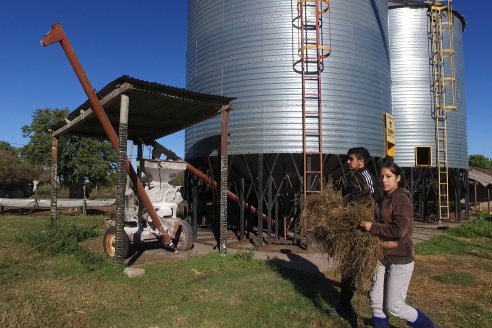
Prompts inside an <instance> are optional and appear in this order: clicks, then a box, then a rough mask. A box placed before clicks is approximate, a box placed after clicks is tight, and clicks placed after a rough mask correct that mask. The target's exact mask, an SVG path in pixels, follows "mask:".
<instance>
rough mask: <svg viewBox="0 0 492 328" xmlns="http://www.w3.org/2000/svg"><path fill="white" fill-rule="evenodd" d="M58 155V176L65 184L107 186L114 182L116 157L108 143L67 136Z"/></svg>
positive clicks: (94, 139)
mask: <svg viewBox="0 0 492 328" xmlns="http://www.w3.org/2000/svg"><path fill="white" fill-rule="evenodd" d="M60 153H61V156H59V162H58V164H59V166H58V174H59V176H60V178H61V179H62V181H64V182H65V183H70V184H72V183H83V182H85V181H90V182H92V183H95V184H103V185H109V184H112V183H114V182H115V181H116V168H117V155H116V152H115V151H114V149H113V146H112V145H111V143H110V142H108V141H104V140H99V139H96V138H88V137H80V136H73V135H72V136H67V137H66V138H64V139H63V144H62V148H61V149H60Z"/></svg>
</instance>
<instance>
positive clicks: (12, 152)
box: [0, 141, 19, 157]
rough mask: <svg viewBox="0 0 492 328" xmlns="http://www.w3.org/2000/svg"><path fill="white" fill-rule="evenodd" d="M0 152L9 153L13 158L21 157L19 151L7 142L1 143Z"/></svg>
mask: <svg viewBox="0 0 492 328" xmlns="http://www.w3.org/2000/svg"><path fill="white" fill-rule="evenodd" d="M0 152H4V153H7V154H9V155H12V156H13V157H17V156H19V150H18V149H17V148H15V147H13V146H12V145H10V144H9V143H8V142H6V141H0Z"/></svg>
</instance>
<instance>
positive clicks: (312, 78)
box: [296, 0, 331, 198]
mask: <svg viewBox="0 0 492 328" xmlns="http://www.w3.org/2000/svg"><path fill="white" fill-rule="evenodd" d="M329 9H330V1H329V0H298V2H297V13H298V17H297V21H298V30H299V43H300V46H299V48H298V55H299V58H300V59H299V62H298V63H300V64H301V69H300V70H296V71H297V72H299V73H301V76H302V151H303V157H304V160H303V162H304V180H303V186H304V198H306V197H307V196H308V195H309V194H312V193H319V192H321V190H322V189H323V127H322V125H323V120H322V104H323V102H322V83H321V72H322V71H323V68H324V66H323V59H325V58H326V57H328V56H329V55H330V51H331V49H330V46H326V45H324V44H323V43H324V40H323V39H324V36H323V29H322V27H323V16H324V17H327V19H328V22H327V23H328V24H329V13H330V11H329ZM330 42H331V41H330Z"/></svg>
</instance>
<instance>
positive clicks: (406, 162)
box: [388, 1, 468, 218]
mask: <svg viewBox="0 0 492 328" xmlns="http://www.w3.org/2000/svg"><path fill="white" fill-rule="evenodd" d="M447 3H449V4H450V3H451V1H447ZM432 5H433V2H432V1H430V2H426V3H424V2H421V1H390V2H389V13H388V16H389V19H388V22H389V38H390V53H391V78H392V109H393V110H392V112H393V115H394V118H395V133H396V156H395V160H396V162H397V163H398V164H400V166H402V167H405V168H407V172H408V177H407V178H410V179H411V183H410V189H411V191H412V192H413V193H414V198H415V201H416V203H417V204H418V212H419V213H420V216H423V217H424V218H425V217H428V216H429V215H430V214H432V213H431V212H432V211H435V214H436V217H440V214H441V215H444V214H446V213H444V212H445V211H444V210H443V211H442V212H443V213H439V212H440V209H439V208H440V205H439V202H440V199H443V201H449V202H450V203H451V201H453V202H454V204H456V206H455V212H458V209H459V202H460V200H461V199H462V198H465V195H464V194H463V193H464V192H465V190H467V187H466V184H467V182H466V178H467V168H468V150H467V130H466V103H465V92H464V91H465V88H464V57H463V39H462V32H463V30H464V28H465V20H464V18H463V17H462V16H461V15H460V14H459V13H457V12H456V11H452V15H453V17H452V25H453V26H452V31H451V32H452V33H451V34H452V36H453V38H452V43H450V41H449V35H450V33H449V31H448V32H446V30H447V28H448V24H447V23H448V20H449V13H448V11H447V9H446V8H445V7H443V8H444V9H442V10H440V12H436V13H433V9H432V8H433V7H432ZM437 14H439V15H441V20H442V21H437V22H436V19H435V18H433V15H437ZM432 24H434V25H435V26H436V27H435V28H436V29H437V30H439V29H440V31H444V32H443V33H444V35H443V38H442V41H441V43H440V44H439V46H440V49H437V50H435V49H433V38H434V39H435V36H433V25H432ZM439 24H441V25H440V26H438V25H439ZM435 43H436V41H434V44H435ZM434 48H435V47H434ZM439 51H440V52H441V53H442V54H443V55H442V56H441V57H442V58H440V60H441V61H442V62H443V65H442V70H443V71H446V72H443V73H442V74H441V75H442V76H441V77H440V79H441V80H442V81H443V82H442V83H441V84H442V85H443V87H442V88H441V89H442V90H444V91H439V88H437V87H436V85H437V84H438V82H439V81H438V80H437V82H436V74H437V73H436V65H437V64H438V63H436V60H435V59H434V58H433V57H434V56H436V54H438V55H439ZM449 53H452V54H453V55H454V57H453V58H452V60H451V59H449V58H450V56H449ZM433 62H434V64H433ZM451 65H453V66H454V67H453V69H451ZM451 81H452V82H453V83H455V85H454V88H455V91H454V92H455V100H452V99H451V98H452V96H451V93H452V90H451V87H450V82H451ZM440 92H441V93H443V92H444V93H447V97H446V98H445V99H444V102H447V103H448V104H451V103H453V105H452V106H451V105H448V106H447V107H448V108H449V109H448V110H446V111H445V114H444V115H445V120H442V119H441V120H439V115H436V108H437V106H438V104H436V95H437V96H439V95H440ZM442 107H444V105H443V106H442ZM436 116H437V117H436ZM441 131H444V132H441ZM444 133H446V140H444V141H441V140H442V139H443V136H442V135H443V134H444ZM444 148H445V149H444ZM427 150H428V151H427ZM445 150H446V153H444V151H445ZM444 170H446V171H447V172H445V173H447V174H448V178H449V183H447V182H445V183H443V182H442V181H445V178H442V179H441V180H442V181H439V180H440V178H441V176H443V177H444V175H443V174H442V172H444ZM440 172H441V173H440ZM441 185H442V186H443V187H442V189H443V190H444V189H447V190H448V193H449V198H447V196H445V195H444V194H445V192H444V191H442V192H441V191H440V189H439V188H441V187H440V186H441ZM440 192H441V195H440ZM434 194H435V195H434Z"/></svg>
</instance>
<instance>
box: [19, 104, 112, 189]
mask: <svg viewBox="0 0 492 328" xmlns="http://www.w3.org/2000/svg"><path fill="white" fill-rule="evenodd" d="M67 114H68V109H47V108H45V109H38V110H36V111H35V112H34V113H33V121H32V123H31V125H26V126H23V127H22V133H23V136H24V137H25V138H30V141H29V143H28V144H27V145H26V146H24V147H23V148H22V149H21V155H22V156H23V157H24V158H26V159H28V160H30V161H35V162H36V163H40V164H41V165H44V166H45V167H49V165H50V164H51V138H50V135H49V133H48V129H50V128H53V127H54V126H55V124H56V123H58V122H60V121H62V120H63V119H64V118H65V117H66V116H67ZM116 165H117V156H116V152H115V151H114V150H113V148H112V146H111V144H110V143H109V142H108V141H104V140H100V139H96V138H89V137H81V136H75V135H63V136H61V137H60V138H59V139H58V176H59V178H60V180H61V181H62V182H63V183H67V184H73V183H84V182H86V181H87V180H88V181H90V182H92V183H94V184H103V185H107V184H110V183H112V182H113V181H114V180H115V178H114V177H115V174H116V173H115V171H116V170H115V168H116Z"/></svg>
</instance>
